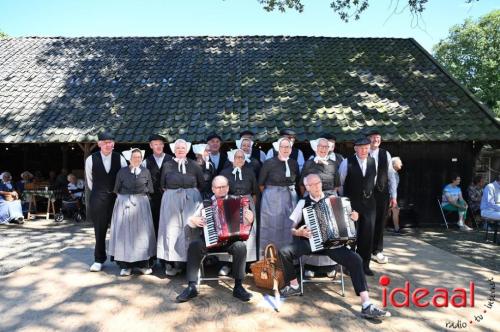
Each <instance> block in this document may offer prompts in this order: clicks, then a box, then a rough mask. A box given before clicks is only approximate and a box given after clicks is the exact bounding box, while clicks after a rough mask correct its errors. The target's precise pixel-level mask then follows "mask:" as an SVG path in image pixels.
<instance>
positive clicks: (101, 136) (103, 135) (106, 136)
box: [97, 131, 115, 141]
mask: <svg viewBox="0 0 500 332" xmlns="http://www.w3.org/2000/svg"><path fill="white" fill-rule="evenodd" d="M97 139H98V140H99V141H114V140H115V136H114V135H113V134H111V133H110V132H109V131H102V132H100V133H98V134H97Z"/></svg>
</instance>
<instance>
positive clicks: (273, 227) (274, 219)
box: [259, 186, 297, 257]
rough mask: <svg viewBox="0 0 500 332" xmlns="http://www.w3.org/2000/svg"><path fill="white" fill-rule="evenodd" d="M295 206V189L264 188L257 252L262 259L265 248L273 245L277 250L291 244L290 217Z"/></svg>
mask: <svg viewBox="0 0 500 332" xmlns="http://www.w3.org/2000/svg"><path fill="white" fill-rule="evenodd" d="M295 205H297V194H296V192H295V189H293V188H289V187H278V186H266V189H265V190H264V192H263V194H262V201H261V209H260V233H259V235H260V239H259V251H260V256H261V257H262V255H263V252H264V250H265V248H266V246H267V245H268V244H270V243H273V244H275V245H276V246H277V248H278V249H280V248H282V247H283V246H285V245H287V244H290V243H292V231H291V229H292V224H293V222H292V220H290V215H291V214H292V212H293V209H294V208H295Z"/></svg>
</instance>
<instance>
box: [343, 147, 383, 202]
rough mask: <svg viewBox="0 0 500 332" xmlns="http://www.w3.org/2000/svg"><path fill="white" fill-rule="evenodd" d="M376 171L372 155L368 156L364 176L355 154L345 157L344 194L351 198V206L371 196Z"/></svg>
mask: <svg viewBox="0 0 500 332" xmlns="http://www.w3.org/2000/svg"><path fill="white" fill-rule="evenodd" d="M376 173H377V171H376V167H375V159H373V158H372V157H370V156H368V160H367V163H366V173H365V176H364V177H363V172H362V171H361V167H359V163H358V160H357V159H356V155H353V156H350V157H348V158H347V175H346V178H345V181H344V196H347V197H348V198H349V199H350V200H351V203H352V204H353V207H355V206H359V205H360V204H362V203H363V201H365V200H367V199H371V198H373V189H374V186H375V185H374V181H375V175H376ZM355 209H356V208H355ZM358 209H359V208H358Z"/></svg>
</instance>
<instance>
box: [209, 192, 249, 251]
mask: <svg viewBox="0 0 500 332" xmlns="http://www.w3.org/2000/svg"><path fill="white" fill-rule="evenodd" d="M204 204H205V208H204V209H203V213H204V215H205V218H206V222H205V226H204V227H203V235H204V237H205V243H206V245H207V248H217V247H222V246H225V245H227V244H230V243H232V242H234V241H246V240H247V239H248V237H249V235H250V231H251V229H252V224H250V225H249V224H246V223H245V221H244V217H243V216H244V211H245V209H249V206H250V201H249V198H248V197H245V196H230V197H228V198H223V199H220V198H218V199H216V200H214V201H205V202H204Z"/></svg>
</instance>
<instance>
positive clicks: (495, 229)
mask: <svg viewBox="0 0 500 332" xmlns="http://www.w3.org/2000/svg"><path fill="white" fill-rule="evenodd" d="M481 219H482V220H483V222H484V223H486V236H485V238H484V241H485V242H486V241H488V234H489V230H490V227H489V225H490V224H491V225H493V243H496V244H498V242H497V233H498V224H499V223H500V220H496V219H491V218H486V217H481Z"/></svg>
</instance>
